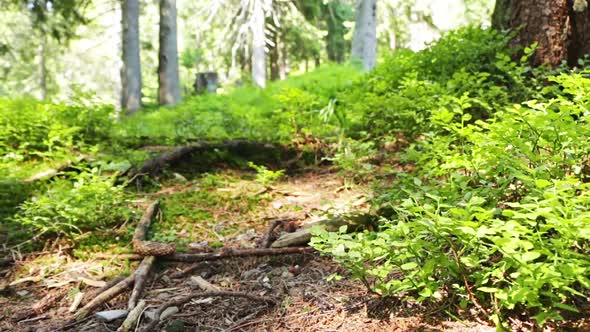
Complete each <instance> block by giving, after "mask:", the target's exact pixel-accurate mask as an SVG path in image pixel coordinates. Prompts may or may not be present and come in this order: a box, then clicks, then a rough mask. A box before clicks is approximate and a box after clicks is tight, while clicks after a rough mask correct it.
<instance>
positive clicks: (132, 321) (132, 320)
mask: <svg viewBox="0 0 590 332" xmlns="http://www.w3.org/2000/svg"><path fill="white" fill-rule="evenodd" d="M145 307H146V303H145V300H141V301H139V303H138V304H137V305H136V306H135V307H134V308H133V310H131V311H130V312H129V314H128V315H127V318H125V321H124V322H123V324H121V326H120V327H119V328H118V329H117V332H129V331H131V330H134V325H136V324H137V321H138V320H139V318H140V317H141V313H142V312H143V310H144V309H145Z"/></svg>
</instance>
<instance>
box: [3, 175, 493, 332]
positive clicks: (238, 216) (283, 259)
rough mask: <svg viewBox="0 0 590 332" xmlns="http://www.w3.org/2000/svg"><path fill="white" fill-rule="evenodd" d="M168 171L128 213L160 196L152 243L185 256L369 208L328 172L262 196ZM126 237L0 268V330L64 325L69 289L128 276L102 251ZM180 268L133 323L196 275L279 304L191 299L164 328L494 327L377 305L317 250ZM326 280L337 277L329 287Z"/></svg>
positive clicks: (190, 284)
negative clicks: (190, 250)
mask: <svg viewBox="0 0 590 332" xmlns="http://www.w3.org/2000/svg"><path fill="white" fill-rule="evenodd" d="M179 172H180V171H179ZM172 174H173V176H171V177H170V180H169V181H164V182H163V185H162V186H161V187H159V188H157V189H156V190H152V191H151V192H150V193H148V194H144V196H143V198H141V197H140V199H137V200H136V201H135V202H134V204H137V206H138V207H145V206H147V205H148V204H149V203H150V202H151V201H153V200H154V199H159V200H160V201H161V202H162V213H161V214H160V215H159V217H158V218H157V221H155V225H154V226H155V227H156V231H155V234H156V235H154V236H156V237H158V240H160V241H170V242H176V243H177V244H180V245H181V246H184V247H199V246H204V247H207V246H214V247H215V246H223V247H224V248H254V247H256V246H257V245H258V244H259V242H260V239H261V238H262V237H263V235H264V233H265V232H266V229H267V228H268V225H269V223H270V222H272V220H277V219H284V218H287V219H289V220H294V221H295V222H296V223H298V224H304V223H307V222H310V221H313V220H317V219H321V218H325V217H326V215H334V214H339V213H342V212H347V211H352V210H368V209H369V203H368V201H369V200H370V192H371V190H370V188H368V186H362V185H352V186H350V185H347V179H346V178H345V177H343V176H342V175H341V174H339V173H337V172H335V171H333V170H332V169H330V168H320V169H314V170H311V171H306V172H303V173H299V174H295V175H290V176H284V177H283V178H282V179H281V180H279V181H277V182H275V183H273V184H272V186H270V187H267V186H263V185H261V184H260V183H259V181H258V182H257V181H256V179H254V178H253V176H252V174H251V173H245V172H243V171H235V170H224V171H219V172H217V173H213V174H205V175H203V174H201V175H186V174H182V175H181V174H179V173H172ZM131 230H132V227H131V226H129V225H120V227H118V228H117V229H114V230H113V231H112V232H113V233H110V234H92V235H91V236H97V238H99V239H103V240H105V241H106V242H107V243H108V242H109V240H111V242H112V243H111V244H110V247H109V246H106V247H105V245H104V244H103V245H101V246H99V245H98V244H95V245H88V246H87V247H86V248H82V249H81V250H79V251H76V252H75V254H74V253H73V252H72V250H70V249H69V248H67V247H66V248H64V247H61V248H60V246H59V245H57V246H54V247H53V248H49V249H48V250H47V252H45V253H40V254H38V255H29V256H25V257H24V258H22V259H20V260H17V262H16V264H14V265H12V266H10V267H9V268H4V269H3V270H0V273H1V274H0V276H1V277H2V278H3V280H4V286H2V285H0V288H2V287H4V288H5V289H4V291H3V293H0V294H6V296H0V308H1V309H0V331H38V332H41V331H56V330H58V329H59V328H60V327H62V326H63V325H64V323H65V322H66V321H68V320H69V319H71V318H72V313H71V312H70V311H69V307H70V305H71V303H72V301H73V298H74V295H75V294H76V292H78V291H79V290H82V291H88V290H92V289H95V287H100V286H102V285H103V284H104V280H108V279H111V278H112V277H113V276H116V275H119V274H125V273H129V272H130V271H133V270H134V269H135V267H136V266H137V265H138V261H137V260H126V259H123V258H124V256H117V255H116V254H113V252H121V251H123V252H124V251H125V250H127V252H129V251H130V250H129V249H130V247H129V246H128V247H126V248H118V249H119V250H115V249H116V248H115V247H116V246H117V245H119V246H120V243H122V242H123V241H127V239H129V233H130V232H131ZM113 239H114V240H113ZM203 241H206V242H203ZM117 243H119V244H117ZM205 244H206V245H205ZM77 250H78V249H77ZM105 252H106V253H108V254H105ZM187 266H189V263H158V265H157V268H156V271H155V272H154V273H152V276H151V278H150V279H149V282H148V285H147V287H146V289H145V291H144V296H143V298H144V299H145V300H146V301H147V304H148V307H147V310H146V314H145V315H144V316H143V317H144V318H143V319H142V320H141V322H140V323H143V322H145V321H147V320H148V318H146V315H147V314H148V312H149V311H154V308H156V307H158V306H159V305H161V304H162V303H164V302H167V301H169V300H171V299H174V298H176V297H179V296H182V295H186V294H187V293H189V292H190V291H191V290H192V289H194V288H195V287H196V286H195V284H194V280H193V279H192V278H193V277H194V276H201V277H202V278H204V279H206V280H207V281H208V282H210V283H211V284H213V285H215V286H216V287H219V288H220V289H224V290H231V291H242V292H249V293H252V294H256V295H260V296H272V297H274V298H277V299H279V302H278V303H277V304H276V305H274V306H270V305H267V304H264V303H256V302H252V301H251V300H249V299H240V298H232V297H219V298H216V297H208V298H201V299H196V300H193V301H191V302H189V303H187V304H185V305H184V306H181V307H179V308H178V309H179V310H178V312H177V313H175V314H173V315H172V316H171V317H170V318H168V320H167V322H168V325H165V326H166V327H165V329H164V330H165V331H384V330H387V331H492V330H495V329H493V328H492V327H489V326H485V325H481V324H478V323H474V322H458V321H452V320H449V319H445V318H444V316H442V313H441V312H440V310H437V309H436V308H425V307H423V306H420V305H417V304H412V303H403V302H395V301H392V300H387V301H384V300H380V299H379V298H378V297H374V296H373V295H371V294H370V293H369V292H368V291H367V289H366V288H365V287H364V286H363V284H362V283H361V282H359V281H355V280H352V279H351V278H350V277H349V275H348V273H347V272H346V271H344V270H343V269H342V268H341V267H339V266H338V265H337V264H335V263H333V262H332V261H331V259H330V258H326V257H321V256H319V255H318V254H316V253H307V254H295V255H286V256H265V257H241V258H230V259H224V260H217V261H212V262H209V263H207V262H205V263H202V264H199V265H198V268H196V269H194V270H193V271H192V272H191V273H189V274H188V275H185V276H182V277H181V278H177V276H175V275H174V274H175V273H176V274H178V272H179V271H182V270H183V269H185V268H186V267H187ZM334 273H338V274H340V275H342V276H343V277H342V279H341V280H338V281H329V278H328V277H329V276H330V275H332V274H334ZM0 284H1V283H0ZM58 293H62V295H63V294H66V295H65V296H63V297H62V298H61V299H60V300H58V301H56V302H55V303H54V304H53V305H52V306H51V307H50V308H48V309H46V310H44V311H43V312H41V313H37V314H35V315H28V316H27V317H29V318H27V319H21V320H20V321H19V320H18V318H17V317H24V316H23V315H22V313H23V312H25V313H27V312H31V308H33V306H34V305H35V303H37V302H38V301H39V300H40V299H41V298H42V297H44V296H47V294H58ZM128 293H129V292H125V293H124V294H123V295H120V296H118V297H116V298H114V299H113V300H111V301H110V302H108V309H125V308H126V307H127V300H128V296H129V294H128ZM120 324H121V320H118V321H114V322H110V323H105V322H101V321H99V320H97V319H96V318H95V316H94V315H91V316H90V317H89V319H86V320H83V321H81V322H79V323H78V324H76V325H74V326H72V327H70V328H68V329H66V330H68V331H115V330H117V327H118V325H120ZM137 330H140V331H141V329H137Z"/></svg>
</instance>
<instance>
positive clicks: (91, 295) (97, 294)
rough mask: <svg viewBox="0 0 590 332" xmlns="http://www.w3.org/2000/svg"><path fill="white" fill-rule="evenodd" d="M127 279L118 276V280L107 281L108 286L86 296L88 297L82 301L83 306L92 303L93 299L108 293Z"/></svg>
mask: <svg viewBox="0 0 590 332" xmlns="http://www.w3.org/2000/svg"><path fill="white" fill-rule="evenodd" d="M124 279H125V277H124V276H118V277H116V278H113V279H111V280H109V281H107V283H106V285H104V286H103V287H101V288H99V289H97V290H94V291H91V292H88V293H87V294H86V296H84V298H83V299H82V304H83V305H86V304H88V302H90V301H92V299H94V298H96V297H97V296H99V295H100V294H101V293H104V292H105V291H107V290H108V289H109V288H111V287H113V286H115V285H116V284H118V283H120V282H121V281H123V280H124Z"/></svg>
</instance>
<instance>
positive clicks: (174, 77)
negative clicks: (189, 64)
mask: <svg viewBox="0 0 590 332" xmlns="http://www.w3.org/2000/svg"><path fill="white" fill-rule="evenodd" d="M179 101H180V80H179V78H178V45H177V29H176V0H160V51H159V63H158V102H159V103H160V105H172V104H176V103H178V102H179Z"/></svg>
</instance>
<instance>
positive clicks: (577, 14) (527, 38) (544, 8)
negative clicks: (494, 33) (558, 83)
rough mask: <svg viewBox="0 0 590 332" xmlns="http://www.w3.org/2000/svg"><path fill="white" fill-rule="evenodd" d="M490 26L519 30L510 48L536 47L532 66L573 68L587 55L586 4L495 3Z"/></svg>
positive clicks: (555, 0) (553, 0) (545, 0)
mask: <svg viewBox="0 0 590 332" xmlns="http://www.w3.org/2000/svg"><path fill="white" fill-rule="evenodd" d="M492 24H493V27H494V28H496V29H498V30H507V29H514V30H517V29H519V28H520V30H518V33H517V35H516V37H515V38H514V39H513V40H512V41H511V46H512V47H527V46H530V45H531V44H533V43H535V42H536V43H538V46H537V49H536V52H535V54H534V55H533V57H532V58H531V64H532V65H540V64H548V65H550V66H552V67H556V66H558V65H559V64H561V63H562V61H568V62H569V64H570V65H574V64H575V63H576V62H577V60H578V59H579V58H581V57H582V56H583V55H584V54H588V52H590V33H589V32H588V31H589V30H588V28H590V16H589V13H588V9H587V2H586V0H574V1H569V0H497V2H496V7H495V8H494V14H493V16H492ZM519 55H520V54H517V56H519Z"/></svg>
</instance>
